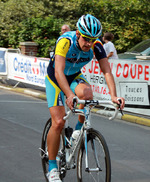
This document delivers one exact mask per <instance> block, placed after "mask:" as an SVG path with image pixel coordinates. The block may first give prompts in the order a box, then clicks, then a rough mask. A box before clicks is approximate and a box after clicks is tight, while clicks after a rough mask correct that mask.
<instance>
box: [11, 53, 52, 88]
mask: <svg viewBox="0 0 150 182" xmlns="http://www.w3.org/2000/svg"><path fill="white" fill-rule="evenodd" d="M48 64H49V59H40V58H36V57H30V56H25V55H22V54H15V53H8V78H9V79H13V80H16V81H20V82H24V83H28V84H32V85H36V86H40V87H45V76H46V74H47V66H48Z"/></svg>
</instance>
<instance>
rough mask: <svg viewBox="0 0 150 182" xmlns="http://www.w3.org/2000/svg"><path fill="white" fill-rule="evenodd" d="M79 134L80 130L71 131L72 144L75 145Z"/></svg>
mask: <svg viewBox="0 0 150 182" xmlns="http://www.w3.org/2000/svg"><path fill="white" fill-rule="evenodd" d="M79 135H80V130H75V131H74V132H73V133H72V136H71V138H72V146H74V145H75V142H76V141H77V139H78V137H79Z"/></svg>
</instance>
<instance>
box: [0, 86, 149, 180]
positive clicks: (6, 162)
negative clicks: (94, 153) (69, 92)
mask: <svg viewBox="0 0 150 182" xmlns="http://www.w3.org/2000/svg"><path fill="white" fill-rule="evenodd" d="M49 117H50V115H49V111H48V109H47V103H46V101H43V100H40V99H36V98H33V97H29V96H24V95H21V94H18V93H14V92H10V91H7V90H3V89H0V182H44V181H45V180H44V176H43V172H42V167H41V160H40V156H39V153H40V151H39V149H38V148H39V147H40V145H41V136H42V130H43V128H44V124H45V123H46V121H47V120H48V118H49ZM92 118H93V120H94V123H93V126H94V127H95V128H96V129H97V130H99V131H101V133H102V134H103V135H104V137H105V139H106V141H107V143H108V147H109V150H110V154H111V162H112V182H150V127H146V126H139V125H137V124H131V123H127V122H124V121H122V120H113V121H108V120H107V119H106V118H104V117H101V116H99V115H93V116H92ZM70 125H74V124H73V123H70ZM70 181H72V182H76V171H75V170H73V171H69V172H68V173H67V177H66V180H65V182H70Z"/></svg>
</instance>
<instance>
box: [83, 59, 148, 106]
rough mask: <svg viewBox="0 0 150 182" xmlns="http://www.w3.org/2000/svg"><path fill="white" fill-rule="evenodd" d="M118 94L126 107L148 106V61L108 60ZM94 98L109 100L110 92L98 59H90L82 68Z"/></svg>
mask: <svg viewBox="0 0 150 182" xmlns="http://www.w3.org/2000/svg"><path fill="white" fill-rule="evenodd" d="M109 63H110V67H111V70H112V73H113V76H114V79H115V83H116V88H117V94H118V96H121V97H124V98H125V102H126V106H127V107H136V108H137V107H138V108H147V109H148V108H150V63H149V62H148V61H144V60H143V61H142V60H120V59H118V60H112V59H110V60H109ZM82 72H83V74H84V75H85V77H86V78H87V80H88V81H89V83H90V85H91V88H92V90H93V94H94V97H95V98H96V99H102V100H110V99H111V98H110V93H109V90H108V87H107V84H106V81H105V78H104V75H103V73H102V72H101V70H100V69H99V64H98V61H96V60H94V59H93V60H92V61H91V62H90V63H89V64H87V65H86V66H84V68H83V69H82Z"/></svg>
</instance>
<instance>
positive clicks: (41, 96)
mask: <svg viewBox="0 0 150 182" xmlns="http://www.w3.org/2000/svg"><path fill="white" fill-rule="evenodd" d="M0 88H1V89H6V90H11V91H13V92H18V93H23V94H26V95H29V96H33V97H36V98H39V99H42V100H46V94H45V93H44V92H40V91H37V90H36V91H33V90H32V89H27V88H12V87H10V86H3V85H0ZM92 112H93V113H96V114H99V115H103V116H107V117H111V116H113V111H110V110H105V109H104V110H100V109H98V108H94V109H92ZM116 118H117V119H120V120H124V121H128V122H131V123H136V124H139V125H144V126H150V119H147V118H143V117H138V116H134V115H129V114H124V115H123V116H122V115H121V113H118V115H117V117H116Z"/></svg>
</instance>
